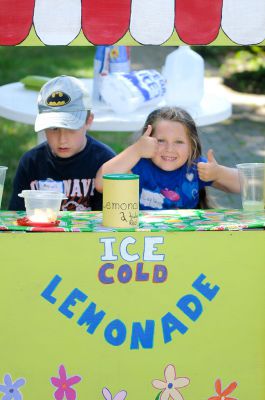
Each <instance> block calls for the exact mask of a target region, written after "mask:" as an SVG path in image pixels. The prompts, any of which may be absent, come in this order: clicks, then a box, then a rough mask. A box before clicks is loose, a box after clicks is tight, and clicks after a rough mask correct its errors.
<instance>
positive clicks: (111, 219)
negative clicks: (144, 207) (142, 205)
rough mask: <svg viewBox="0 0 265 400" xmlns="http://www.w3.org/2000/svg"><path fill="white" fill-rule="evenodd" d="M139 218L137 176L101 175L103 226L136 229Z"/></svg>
mask: <svg viewBox="0 0 265 400" xmlns="http://www.w3.org/2000/svg"><path fill="white" fill-rule="evenodd" d="M138 218H139V175H135V174H107V175H103V225H104V226H108V227H113V228H136V227H137V226H138Z"/></svg>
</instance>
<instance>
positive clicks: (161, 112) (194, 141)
mask: <svg viewBox="0 0 265 400" xmlns="http://www.w3.org/2000/svg"><path fill="white" fill-rule="evenodd" d="M162 120H166V121H172V122H179V123H181V124H183V125H184V127H185V128H186V132H187V135H188V137H189V140H190V144H191V153H190V156H189V158H188V165H189V166H191V164H192V163H194V162H195V160H196V159H197V158H198V157H199V156H201V154H202V148H201V142H200V139H199V135H198V130H197V127H196V124H195V122H194V120H193V118H192V117H191V116H190V114H189V113H188V112H187V111H185V110H183V109H182V108H179V107H162V108H158V109H156V110H154V111H152V112H151V113H150V114H149V115H148V117H147V119H146V121H145V124H144V127H143V129H142V134H143V133H144V132H145V131H146V130H147V128H148V125H151V126H152V128H153V130H152V132H154V131H155V128H156V124H157V122H159V121H162ZM197 208H201V209H205V208H210V204H209V200H208V199H207V193H206V189H205V188H202V189H201V190H200V191H199V203H198V206H197Z"/></svg>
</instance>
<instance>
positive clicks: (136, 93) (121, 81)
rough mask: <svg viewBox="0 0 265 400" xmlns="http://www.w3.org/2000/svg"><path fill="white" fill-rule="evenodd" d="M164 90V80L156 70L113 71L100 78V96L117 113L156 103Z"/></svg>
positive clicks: (128, 111) (160, 98)
mask: <svg viewBox="0 0 265 400" xmlns="http://www.w3.org/2000/svg"><path fill="white" fill-rule="evenodd" d="M165 91H166V82H165V79H164V78H163V76H162V75H161V74H160V73H159V72H157V71H156V70H141V71H132V72H130V73H128V74H126V73H113V74H109V75H107V76H105V77H104V78H103V79H102V86H101V96H102V98H103V100H104V101H105V102H106V103H107V104H108V105H109V107H110V108H112V110H113V111H114V112H116V113H117V114H124V113H130V112H133V111H134V110H136V109H137V108H139V107H143V106H152V105H156V104H158V103H159V102H160V101H161V100H162V98H163V96H164V94H165Z"/></svg>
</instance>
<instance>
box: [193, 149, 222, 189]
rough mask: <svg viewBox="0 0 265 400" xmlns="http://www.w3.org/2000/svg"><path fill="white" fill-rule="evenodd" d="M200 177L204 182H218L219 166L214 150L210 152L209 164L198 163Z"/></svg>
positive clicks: (208, 154) (208, 156)
mask: <svg viewBox="0 0 265 400" xmlns="http://www.w3.org/2000/svg"><path fill="white" fill-rule="evenodd" d="M197 168H198V173H199V177H200V179H201V180H202V181H204V182H209V181H216V180H217V179H218V173H219V164H218V163H217V161H216V159H215V158H214V153H213V150H212V149H210V150H208V153H207V162H198V164H197Z"/></svg>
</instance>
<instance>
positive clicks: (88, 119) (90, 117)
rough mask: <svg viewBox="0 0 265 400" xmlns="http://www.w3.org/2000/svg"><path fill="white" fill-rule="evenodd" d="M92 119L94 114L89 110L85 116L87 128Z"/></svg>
mask: <svg viewBox="0 0 265 400" xmlns="http://www.w3.org/2000/svg"><path fill="white" fill-rule="evenodd" d="M93 120H94V114H93V113H92V112H91V113H90V114H89V115H88V116H87V118H86V125H87V128H90V125H91V124H92V122H93Z"/></svg>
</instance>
